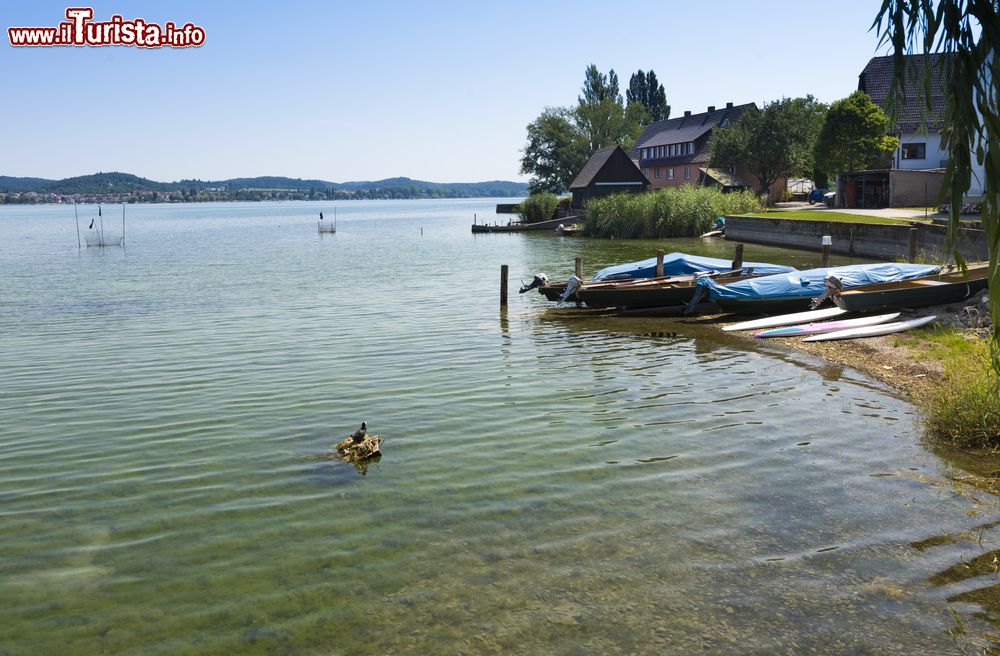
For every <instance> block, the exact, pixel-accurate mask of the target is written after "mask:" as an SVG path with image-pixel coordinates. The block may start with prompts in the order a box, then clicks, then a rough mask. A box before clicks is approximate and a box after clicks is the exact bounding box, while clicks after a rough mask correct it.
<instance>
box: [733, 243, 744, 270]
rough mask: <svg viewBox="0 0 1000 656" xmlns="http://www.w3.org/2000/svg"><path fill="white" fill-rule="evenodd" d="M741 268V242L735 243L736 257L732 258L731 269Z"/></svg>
mask: <svg viewBox="0 0 1000 656" xmlns="http://www.w3.org/2000/svg"><path fill="white" fill-rule="evenodd" d="M742 268H743V244H736V259H735V260H733V271H735V270H737V269H742Z"/></svg>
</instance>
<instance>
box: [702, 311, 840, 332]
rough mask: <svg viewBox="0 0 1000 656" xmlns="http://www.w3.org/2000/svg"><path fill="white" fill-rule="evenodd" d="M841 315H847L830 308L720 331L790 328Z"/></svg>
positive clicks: (751, 322) (744, 324)
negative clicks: (798, 324)
mask: <svg viewBox="0 0 1000 656" xmlns="http://www.w3.org/2000/svg"><path fill="white" fill-rule="evenodd" d="M842 314H847V310H841V309H840V308H839V307H832V308H824V309H822V310H810V311H809V312H795V313H793V314H782V315H780V316H777V317H765V318H763V319H754V320H753V321H744V322H742V323H734V324H733V325H731V326H723V327H722V329H723V330H726V331H729V330H759V329H761V328H775V327H777V326H792V325H795V324H797V323H809V322H811V321H819V320H820V319H830V318H832V317H839V316H840V315H842Z"/></svg>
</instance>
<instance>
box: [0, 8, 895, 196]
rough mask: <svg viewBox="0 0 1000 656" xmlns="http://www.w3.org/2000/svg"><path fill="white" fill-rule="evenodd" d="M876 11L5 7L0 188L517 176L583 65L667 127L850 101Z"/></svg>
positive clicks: (872, 42) (868, 50)
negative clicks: (532, 137) (734, 108)
mask: <svg viewBox="0 0 1000 656" xmlns="http://www.w3.org/2000/svg"><path fill="white" fill-rule="evenodd" d="M879 5H880V2H879V0H868V1H861V0H843V1H842V2H839V3H837V4H836V6H835V7H834V6H833V5H830V4H821V3H817V2H802V1H801V0H800V1H798V2H793V1H790V0H789V1H785V0H780V1H779V0H758V1H757V2H746V1H745V0H743V1H728V0H723V1H719V2H712V3H708V2H674V1H671V0H660V1H659V2H645V1H643V0H639V1H635V2H631V3H628V4H618V3H610V2H588V1H586V0H578V1H575V2H545V1H544V0H535V1H533V2H531V1H521V0H510V1H506V2H489V1H484V2H474V1H472V2H470V1H469V0H465V1H461V2H458V1H456V2H434V1H428V2H422V3H415V2H381V1H378V0H373V1H368V2H364V3H344V2H337V1H330V2H311V1H306V0H301V1H300V0H286V1H285V2H253V1H250V2H240V3H235V2H204V1H199V2H193V1H191V2H187V1H181V2H170V3H165V2H147V1H140V0H130V1H127V2H126V1H117V2H111V1H108V2H104V1H100V0H95V1H94V2H92V3H89V4H88V3H82V2H81V3H73V4H70V5H67V4H66V3H65V2H63V3H56V2H50V1H49V0H33V1H30V2H28V1H19V2H8V3H5V4H4V6H3V9H2V10H0V23H2V26H3V28H4V29H3V38H2V45H0V70H2V71H3V87H4V92H3V96H2V97H3V100H2V107H3V109H2V110H0V117H2V121H3V125H4V133H5V136H4V139H3V146H2V149H0V175H15V176H34V177H45V178H62V177H69V176H74V175H84V174H88V173H95V172H97V171H124V172H130V173H135V174H137V175H140V176H143V177H148V178H152V179H154V180H162V181H173V180H178V179H181V178H201V179H224V178H231V177H243V176H257V175H287V176H290V177H299V178H319V179H324V180H332V181H338V182H342V181H346V180H370V179H380V178H386V177H392V176H409V177H412V178H418V179H423V180H432V181H438V182H468V181H479V180H490V179H523V176H521V175H520V174H519V172H518V169H519V158H520V149H521V148H522V147H523V146H524V142H525V126H526V125H527V124H528V123H529V122H530V121H532V120H533V119H534V118H535V117H536V116H538V114H539V113H540V112H541V111H542V109H543V108H544V107H546V106H558V105H571V104H573V103H575V102H576V97H577V94H578V93H579V90H580V86H581V84H582V82H583V72H584V69H585V68H586V67H587V66H588V65H589V64H591V63H594V64H596V65H597V66H598V68H600V69H601V71H604V72H606V71H607V70H608V69H611V68H613V69H614V70H615V71H616V72H617V73H618V75H619V78H620V80H621V84H622V87H623V90H624V87H625V86H627V83H628V78H629V76H630V75H631V73H632V72H634V71H635V70H637V69H640V68H641V69H643V70H649V69H653V70H654V71H656V74H657V76H658V77H659V79H660V81H661V82H662V83H663V85H664V87H665V89H666V93H667V101H668V102H669V103H670V105H671V107H672V115H677V114H680V113H682V112H683V111H684V110H687V109H689V110H692V111H694V112H699V111H704V110H705V108H706V107H707V106H708V105H724V104H725V103H726V102H730V101H732V102H734V103H736V104H741V103H745V102H756V103H758V104H761V103H763V102H767V101H770V100H774V99H777V98H780V97H783V96H787V97H795V96H802V95H805V94H808V93H811V94H813V95H814V96H816V97H817V98H819V99H820V100H822V101H824V102H831V101H834V100H837V99H839V98H842V97H844V96H847V95H849V94H850V93H851V92H852V91H853V90H854V89H856V88H857V76H858V73H859V72H860V71H861V69H862V68H863V67H864V65H865V63H866V62H867V61H868V59H869V58H870V57H872V56H873V55H875V54H884V52H876V49H877V45H878V37H877V35H876V34H875V33H874V32H870V31H869V27H870V26H871V23H872V21H873V20H874V17H875V14H876V12H877V10H878V7H879ZM67 6H91V7H93V8H94V14H95V20H108V19H109V18H110V17H111V15H112V14H116V13H117V14H121V15H122V16H123V17H124V18H125V19H134V18H137V17H139V18H143V19H145V20H146V21H148V22H155V23H159V24H161V25H162V24H164V23H166V22H167V21H174V22H175V23H177V24H183V23H187V22H192V23H194V24H196V25H199V26H201V27H203V28H204V29H205V32H206V43H205V45H204V46H202V47H200V48H189V49H176V50H175V49H169V48H164V49H159V50H144V49H140V48H135V47H122V46H119V47H104V48H89V47H84V48H68V47H62V48H13V47H11V46H10V44H9V42H8V40H7V34H6V28H7V27H10V26H12V25H13V26H55V25H57V24H58V23H59V21H60V20H65V19H64V15H65V10H66V7H67Z"/></svg>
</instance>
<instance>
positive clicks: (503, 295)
mask: <svg viewBox="0 0 1000 656" xmlns="http://www.w3.org/2000/svg"><path fill="white" fill-rule="evenodd" d="M500 307H502V308H505V307H507V265H506V264H501V265H500Z"/></svg>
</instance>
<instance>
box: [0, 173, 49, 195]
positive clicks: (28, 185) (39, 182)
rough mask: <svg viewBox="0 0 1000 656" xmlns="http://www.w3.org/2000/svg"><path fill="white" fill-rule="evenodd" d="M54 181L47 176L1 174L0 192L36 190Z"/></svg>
mask: <svg viewBox="0 0 1000 656" xmlns="http://www.w3.org/2000/svg"><path fill="white" fill-rule="evenodd" d="M52 182H54V180H46V179H45V178H12V177H10V176H9V175H0V192H2V191H8V192H9V191H34V190H37V189H38V188H39V187H41V186H43V185H46V184H51V183H52Z"/></svg>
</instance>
